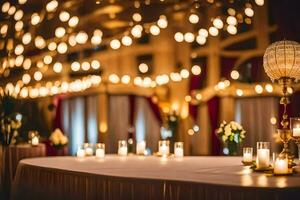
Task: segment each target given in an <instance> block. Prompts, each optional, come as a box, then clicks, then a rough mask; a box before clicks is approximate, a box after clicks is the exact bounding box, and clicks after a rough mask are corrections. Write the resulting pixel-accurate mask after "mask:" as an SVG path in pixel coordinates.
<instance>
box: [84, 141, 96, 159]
mask: <svg viewBox="0 0 300 200" xmlns="http://www.w3.org/2000/svg"><path fill="white" fill-rule="evenodd" d="M83 147H84V150H85V155H86V156H92V155H93V154H94V150H93V148H92V144H89V143H84V144H83Z"/></svg>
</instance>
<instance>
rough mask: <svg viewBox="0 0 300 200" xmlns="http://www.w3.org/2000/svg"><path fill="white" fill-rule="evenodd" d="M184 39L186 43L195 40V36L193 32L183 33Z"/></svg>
mask: <svg viewBox="0 0 300 200" xmlns="http://www.w3.org/2000/svg"><path fill="white" fill-rule="evenodd" d="M184 40H185V41H186V42H188V43H192V42H194V40H195V36H194V34H193V33H190V32H187V33H185V34H184Z"/></svg>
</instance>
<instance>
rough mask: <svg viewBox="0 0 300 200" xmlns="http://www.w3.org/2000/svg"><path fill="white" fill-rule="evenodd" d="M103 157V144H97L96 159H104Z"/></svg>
mask: <svg viewBox="0 0 300 200" xmlns="http://www.w3.org/2000/svg"><path fill="white" fill-rule="evenodd" d="M104 156H105V144H103V143H98V144H97V147H96V158H104Z"/></svg>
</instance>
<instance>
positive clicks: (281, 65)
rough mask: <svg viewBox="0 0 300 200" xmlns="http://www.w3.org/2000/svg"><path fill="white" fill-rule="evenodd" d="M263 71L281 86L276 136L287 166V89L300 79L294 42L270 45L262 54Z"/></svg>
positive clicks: (298, 47)
mask: <svg viewBox="0 0 300 200" xmlns="http://www.w3.org/2000/svg"><path fill="white" fill-rule="evenodd" d="M264 69H265V72H266V73H267V75H268V76H269V77H270V78H271V80H272V82H278V83H279V84H280V85H281V86H282V91H283V96H282V97H281V99H280V104H282V105H283V108H284V112H283V115H282V121H281V126H282V128H281V129H278V130H277V131H278V134H279V136H280V138H281V140H282V142H283V144H284V146H283V150H282V152H281V153H280V156H282V157H288V158H289V165H292V163H293V155H292V154H291V153H290V151H289V148H288V142H289V140H290V139H291V138H292V132H291V130H290V129H289V119H288V115H287V111H286V108H287V105H288V104H289V103H290V100H289V97H288V92H287V88H288V87H289V86H291V85H292V84H293V83H295V82H297V81H298V80H299V79H300V45H299V43H297V42H295V41H288V40H283V41H278V42H274V43H273V44H271V45H270V46H269V47H268V48H267V49H266V51H265V54H264Z"/></svg>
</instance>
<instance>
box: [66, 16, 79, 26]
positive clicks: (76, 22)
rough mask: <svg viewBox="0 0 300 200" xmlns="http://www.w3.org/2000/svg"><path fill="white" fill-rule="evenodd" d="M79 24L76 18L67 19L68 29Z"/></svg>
mask: <svg viewBox="0 0 300 200" xmlns="http://www.w3.org/2000/svg"><path fill="white" fill-rule="evenodd" d="M78 23H79V18H78V17H77V16H73V17H71V18H70V19H69V22H68V25H69V26H70V27H75V26H77V24H78Z"/></svg>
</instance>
